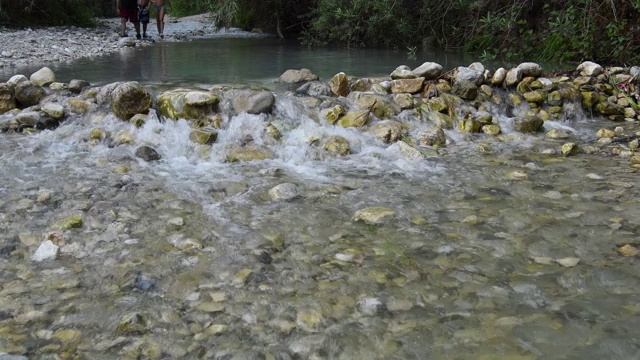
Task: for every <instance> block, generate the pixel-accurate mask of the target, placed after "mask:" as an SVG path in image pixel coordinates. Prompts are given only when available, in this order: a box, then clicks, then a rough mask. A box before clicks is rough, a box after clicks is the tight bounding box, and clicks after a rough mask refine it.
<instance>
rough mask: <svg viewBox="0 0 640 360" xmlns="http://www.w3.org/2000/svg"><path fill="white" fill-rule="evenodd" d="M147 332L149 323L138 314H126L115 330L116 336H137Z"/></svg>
mask: <svg viewBox="0 0 640 360" xmlns="http://www.w3.org/2000/svg"><path fill="white" fill-rule="evenodd" d="M145 332H147V322H146V320H145V319H144V318H143V317H142V315H140V314H138V313H130V314H126V315H124V316H123V317H122V319H120V322H119V323H118V326H117V327H116V330H115V335H116V336H135V335H142V334H144V333H145Z"/></svg>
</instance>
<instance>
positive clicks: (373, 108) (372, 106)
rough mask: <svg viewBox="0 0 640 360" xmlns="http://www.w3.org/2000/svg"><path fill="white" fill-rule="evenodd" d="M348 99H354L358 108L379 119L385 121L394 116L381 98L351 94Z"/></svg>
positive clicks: (373, 95) (356, 93)
mask: <svg viewBox="0 0 640 360" xmlns="http://www.w3.org/2000/svg"><path fill="white" fill-rule="evenodd" d="M349 98H350V99H354V100H355V101H356V105H357V106H358V107H359V108H361V109H366V110H368V111H370V112H371V113H373V114H374V115H375V116H377V117H379V118H380V119H385V118H388V117H391V116H394V115H395V114H396V112H395V111H394V110H393V108H392V107H391V106H390V105H389V104H388V103H387V101H386V100H385V98H384V97H383V96H380V95H375V94H363V93H361V92H352V93H351V94H350V95H349Z"/></svg>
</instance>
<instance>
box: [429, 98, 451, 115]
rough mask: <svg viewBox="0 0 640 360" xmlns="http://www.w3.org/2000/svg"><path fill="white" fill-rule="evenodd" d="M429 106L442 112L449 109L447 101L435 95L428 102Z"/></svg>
mask: <svg viewBox="0 0 640 360" xmlns="http://www.w3.org/2000/svg"><path fill="white" fill-rule="evenodd" d="M427 106H428V107H429V109H431V110H433V111H437V112H441V113H447V111H448V109H449V105H448V104H447V101H446V100H445V99H444V98H442V97H434V98H431V99H429V101H428V102H427Z"/></svg>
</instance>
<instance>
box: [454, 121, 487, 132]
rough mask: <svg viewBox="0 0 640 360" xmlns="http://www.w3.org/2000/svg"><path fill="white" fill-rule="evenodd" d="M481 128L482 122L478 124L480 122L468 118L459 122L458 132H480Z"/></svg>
mask: <svg viewBox="0 0 640 360" xmlns="http://www.w3.org/2000/svg"><path fill="white" fill-rule="evenodd" d="M481 126H482V125H481V124H480V122H478V120H476V119H473V118H466V119H463V120H460V121H459V122H458V130H460V132H463V133H477V132H480V128H481Z"/></svg>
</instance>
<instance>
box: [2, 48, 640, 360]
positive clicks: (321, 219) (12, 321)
mask: <svg viewBox="0 0 640 360" xmlns="http://www.w3.org/2000/svg"><path fill="white" fill-rule="evenodd" d="M249 43H250V44H252V45H251V46H256V44H255V43H254V42H253V41H252V40H250V41H249ZM195 44H196V42H193V43H184V44H171V46H172V47H175V49H180V52H182V51H191V52H192V53H191V54H190V55H189V56H191V57H192V58H194V57H195V58H199V57H200V56H198V55H197V53H196V52H195V50H194V49H191V50H186V49H187V48H188V47H189V46H195ZM162 46H163V45H160V46H156V47H149V48H145V49H144V50H141V51H140V53H144V54H151V53H152V52H156V51H159V52H162V51H163V50H162ZM247 46H248V47H249V45H247ZM238 47H242V46H241V45H238ZM212 48H213V47H212ZM220 48H221V46H217V47H215V50H211V48H209V47H206V48H205V49H202V48H201V49H200V50H202V51H216V52H223V51H233V50H230V49H226V50H222V49H220ZM269 49H270V50H269ZM200 50H198V51H200ZM263 50H264V51H276V52H277V51H278V50H277V49H274V48H270V47H265V48H264V49H263ZM170 51H171V52H173V51H178V50H174V49H173V48H172V50H170ZM243 51H245V52H246V54H249V53H252V52H254V50H249V49H245V50H243ZM255 51H256V52H257V53H256V54H254V57H253V59H255V60H253V61H247V63H244V64H243V63H238V62H234V65H233V66H238V69H236V70H234V69H231V67H232V65H231V64H226V65H225V67H224V68H229V71H228V73H227V72H224V74H223V72H222V71H220V66H222V65H220V64H218V63H216V61H215V60H216V59H219V58H220V55H219V56H215V57H212V59H211V60H207V61H210V62H211V65H212V67H214V68H215V69H218V71H213V70H212V71H207V70H206V67H205V66H204V65H202V67H201V68H198V69H195V70H194V69H191V70H186V69H183V70H182V71H183V72H182V73H180V75H177V74H176V73H175V72H174V70H175V69H176V68H175V67H171V66H170V67H168V68H167V69H166V74H165V75H162V76H164V77H162V76H160V77H157V76H156V77H154V76H152V75H143V74H144V71H146V70H148V69H147V68H146V67H144V66H140V67H139V68H136V67H135V66H134V65H132V66H134V68H135V69H134V70H131V69H130V68H129V67H128V66H127V67H124V66H122V63H118V60H117V57H115V58H111V59H99V60H95V62H94V64H103V65H104V64H105V61H106V62H107V63H108V64H109V66H113V68H118V69H119V68H122V72H117V71H116V70H105V71H107V72H109V71H110V72H109V76H110V77H111V79H113V80H114V81H115V80H118V79H120V78H122V77H125V78H126V77H128V76H130V77H131V78H130V79H132V80H137V79H149V80H148V82H146V84H148V86H149V87H150V88H154V87H155V88H159V87H163V86H165V85H166V84H164V83H162V82H167V83H174V82H175V83H189V82H193V83H197V84H200V86H202V84H208V83H215V82H242V81H245V80H247V79H248V78H253V79H254V80H259V81H262V80H263V77H262V76H261V72H260V71H257V66H258V65H256V64H257V63H260V64H262V62H265V60H264V59H265V58H263V57H261V56H266V55H264V54H263V53H262V52H259V51H257V50H255ZM307 52H308V53H309V54H311V53H312V52H311V51H310V50H309V51H308V50H304V49H300V50H299V54H298V55H299V56H300V61H301V62H304V61H305V59H306V58H305V56H303V54H306V53H307ZM172 54H173V53H172ZM186 56H187V55H185V57H186ZM172 57H173V55H172ZM292 57H294V58H295V57H296V54H292ZM142 58H147V57H146V56H142ZM202 58H207V59H209V55H207V56H206V57H205V56H202ZM282 58H283V59H288V57H287V56H283V57H282ZM360 60H362V61H365V60H364V59H360ZM387 60H389V59H387ZM136 61H140V62H142V60H136ZM157 61H162V60H161V55H158V56H154V57H151V60H149V62H150V63H152V64H154V62H157ZM194 61H196V63H198V62H199V61H204V60H194ZM342 61H344V59H342ZM353 61H356V60H353ZM125 63H127V64H129V61H128V60H127V61H125ZM402 63H405V62H404V61H398V62H396V64H395V65H394V66H391V68H392V69H393V68H395V66H397V65H400V64H402ZM284 64H286V65H282V64H280V63H278V62H277V61H274V64H270V65H269V64H267V65H266V66H267V68H268V67H269V66H273V69H277V72H279V73H280V72H282V71H284V70H286V69H283V68H281V66H286V67H290V68H299V67H303V66H305V65H304V64H302V63H299V66H293V65H291V63H288V62H284ZM371 64H375V61H373V60H371ZM306 67H309V68H311V69H312V70H314V71H316V70H315V69H314V68H313V66H306ZM89 68H90V66H88V65H82V64H79V65H78V73H77V74H81V75H82V76H74V77H76V78H78V77H80V78H85V79H86V80H89V81H104V82H108V81H109V80H108V79H109V78H107V77H105V76H103V77H100V76H96V79H92V76H93V75H92V74H94V73H92V72H91V71H93V70H90V69H89ZM150 68H151V70H149V71H161V70H162V69H156V68H155V67H154V66H153V65H150ZM273 69H272V70H270V71H267V70H264V71H263V72H262V73H264V74H265V75H266V74H269V75H268V76H266V77H271V78H273V77H277V76H278V75H279V74H276V75H274V74H273V72H274V71H276V70H273ZM196 70H197V74H195V73H194V74H193V75H188V71H196ZM340 70H343V69H334V68H331V69H330V70H327V71H328V72H329V74H330V73H331V72H334V73H335V72H337V71H340ZM366 70H367V71H372V72H376V71H377V70H369V69H366ZM57 71H58V70H57ZM129 71H131V72H129ZM175 71H177V70H175ZM343 71H346V70H343ZM346 72H348V71H346ZM60 74H65V73H64V70H63V69H59V72H58V76H59V77H60V76H61V75H60ZM85 74H86V76H85ZM138 74H139V75H140V76H143V77H142V78H138V77H137V76H139V75H138ZM235 74H240V75H238V77H235V76H236V75H235ZM201 75H202V76H204V78H202V77H200V76H201ZM363 75H364V74H363ZM63 76H64V75H63ZM116 78H117V79H116ZM150 78H155V79H156V80H158V81H155V80H152V79H150ZM104 110H106V109H101V108H95V109H93V110H92V113H91V114H89V115H87V116H72V117H71V118H70V119H68V120H66V121H65V122H64V123H63V124H62V125H61V126H60V127H59V128H57V129H56V130H55V131H44V132H40V133H38V134H35V135H30V136H25V135H21V134H0V135H1V136H0V168H1V169H2V171H1V172H0V246H1V247H0V275H1V277H2V284H1V285H0V334H2V336H0V352H3V351H4V352H8V353H15V354H25V355H27V356H29V358H33V359H54V358H71V356H72V355H73V354H76V353H77V354H80V358H83V359H123V358H127V359H196V358H212V359H214V358H215V359H283V360H284V359H639V358H640V338H639V337H638V334H637V329H638V328H639V326H640V317H639V313H640V305H639V304H640V296H639V293H640V290H639V289H640V278H639V275H640V272H639V270H638V266H637V262H636V261H635V260H634V259H632V258H624V257H621V256H619V255H618V253H617V247H618V246H620V245H623V244H627V243H632V244H633V243H638V236H637V231H638V229H639V225H640V221H639V220H638V219H640V207H639V206H638V203H637V199H638V196H640V193H639V192H640V190H639V188H638V182H637V180H636V179H637V174H635V173H633V172H631V171H630V169H631V168H630V166H629V162H628V159H623V158H618V157H616V158H605V157H603V156H594V155H579V156H575V157H566V158H565V157H558V156H543V155H541V151H542V150H544V149H547V148H557V147H559V146H560V145H561V144H562V141H559V140H551V139H547V138H545V136H544V133H541V134H539V135H522V134H517V133H515V132H513V131H511V130H510V129H511V128H512V126H511V124H512V119H510V118H509V117H507V115H506V113H505V112H504V111H503V110H501V109H494V118H495V120H496V121H498V122H499V123H500V125H501V126H502V128H503V130H504V131H505V132H506V134H504V135H503V136H502V137H500V140H499V141H498V140H497V139H496V138H489V137H487V136H485V135H482V136H480V135H463V134H461V133H459V132H457V131H456V130H450V131H447V135H448V136H449V137H450V138H451V139H452V140H453V144H451V145H449V146H448V147H447V148H445V149H442V150H440V151H439V155H436V154H435V152H434V153H433V156H430V157H427V158H426V159H425V160H422V161H411V160H407V159H405V158H404V157H403V156H402V154H400V153H399V152H398V151H397V147H394V146H389V145H387V144H384V143H382V142H380V141H379V140H377V139H375V138H374V137H373V136H371V135H369V134H367V133H365V132H362V131H358V130H355V129H343V128H338V127H334V126H330V125H327V124H326V123H324V122H321V121H317V118H318V113H317V110H312V109H310V108H308V107H306V106H305V102H304V101H303V100H302V99H299V98H296V97H291V96H285V95H284V94H282V93H278V96H277V101H276V107H275V110H274V113H273V114H272V115H270V116H267V115H247V114H241V115H238V116H235V117H233V118H230V119H225V124H226V126H225V128H224V129H222V130H220V134H219V137H218V141H217V143H216V144H214V145H213V146H211V147H203V146H201V145H195V144H193V143H191V142H189V140H188V133H189V125H188V123H187V122H185V121H175V122H174V121H166V122H165V121H160V120H159V119H158V118H157V117H156V116H155V115H154V113H152V114H151V116H150V118H151V120H149V121H148V122H147V123H146V124H145V125H144V126H143V127H142V128H135V127H134V126H133V125H131V124H128V123H124V122H122V121H119V120H117V119H115V118H113V117H112V116H111V115H107V116H106V118H104V119H103V120H101V122H100V126H101V127H102V128H104V129H105V130H106V131H108V132H109V133H111V134H117V133H118V132H120V131H123V130H126V131H129V132H132V133H133V134H134V137H135V145H121V146H116V147H113V146H110V144H108V143H105V142H100V143H98V144H94V143H92V142H90V141H89V138H90V132H91V129H92V128H93V127H95V126H97V125H96V124H95V121H96V120H95V119H96V116H95V115H96V114H98V113H100V112H102V111H104ZM399 118H400V119H402V120H403V121H406V122H407V123H409V124H410V125H411V127H412V130H411V132H412V134H413V135H415V134H417V133H418V132H419V131H420V130H422V129H425V128H427V127H428V125H427V124H426V123H421V122H420V121H418V120H415V119H413V118H411V117H410V116H409V115H408V113H403V114H400V115H399ZM267 121H271V122H272V123H273V124H274V125H276V126H277V127H278V128H279V129H281V131H282V133H283V138H282V139H281V140H280V141H279V142H277V143H265V144H264V145H265V146H268V147H269V148H270V149H271V150H272V151H273V152H274V153H275V154H276V158H275V159H274V160H265V161H256V162H249V163H233V164H230V163H226V162H225V161H224V159H225V158H226V155H227V152H228V145H231V144H236V143H238V141H240V140H241V139H244V138H246V137H247V136H252V137H253V139H254V140H255V141H256V142H258V143H261V142H262V140H261V139H262V135H261V134H262V133H263V131H264V125H265V124H266V123H267ZM599 127H602V122H600V120H597V119H592V118H591V117H590V116H588V115H586V114H582V113H579V115H577V116H572V117H571V118H570V119H567V120H565V121H563V122H547V123H546V125H545V129H546V130H550V129H551V128H562V129H565V130H568V131H570V132H572V136H573V139H574V140H575V141H576V142H579V143H580V142H589V141H592V140H594V135H593V134H594V132H595V130H597V129H598V128H599ZM330 135H341V136H344V137H345V138H347V139H348V140H349V142H350V143H351V146H352V152H353V154H351V155H349V156H346V157H340V158H338V157H332V156H328V155H327V154H326V153H324V152H323V151H322V150H321V149H319V148H318V147H315V146H314V145H313V141H312V140H310V139H314V138H326V137H328V136H330ZM143 144H147V145H151V146H153V147H155V148H156V149H157V150H158V152H159V153H160V155H161V156H162V159H161V160H160V161H158V162H149V163H147V162H144V161H142V160H139V159H137V158H136V157H135V155H134V152H135V149H136V147H138V146H139V145H143ZM480 145H484V146H480ZM489 146H490V148H491V151H486V149H487V148H488V147H489ZM479 149H484V150H485V151H479ZM514 172H517V174H520V176H517V177H514V176H513V174H514ZM522 174H526V177H525V176H522ZM282 183H293V184H295V185H296V186H297V189H298V192H299V196H298V197H296V198H294V199H292V200H290V201H273V200H271V199H270V197H269V195H268V192H269V190H270V189H271V188H273V187H274V186H276V185H278V184H282ZM371 206H384V207H387V208H390V209H393V211H394V212H395V217H394V219H393V220H391V221H389V222H387V223H386V224H384V225H367V224H364V223H361V222H356V221H353V220H352V217H353V215H354V213H355V212H356V211H358V210H360V209H363V208H366V207H371ZM72 215H80V216H81V217H82V225H81V226H80V227H79V228H73V229H70V230H67V231H60V230H58V228H59V221H61V220H64V219H67V218H69V216H72ZM46 239H51V240H54V241H55V242H56V243H58V244H59V245H60V253H59V254H58V257H57V258H56V259H55V260H47V261H43V262H34V261H31V260H30V258H31V256H32V254H33V253H34V251H35V249H37V248H38V246H39V245H40V244H41V243H42V242H43V241H44V240H46ZM574 259H579V263H578V264H577V265H576V264H575V263H572V260H574ZM56 356H59V357H56Z"/></svg>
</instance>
